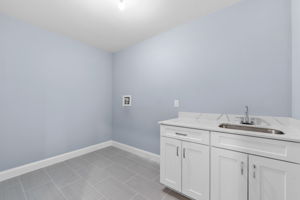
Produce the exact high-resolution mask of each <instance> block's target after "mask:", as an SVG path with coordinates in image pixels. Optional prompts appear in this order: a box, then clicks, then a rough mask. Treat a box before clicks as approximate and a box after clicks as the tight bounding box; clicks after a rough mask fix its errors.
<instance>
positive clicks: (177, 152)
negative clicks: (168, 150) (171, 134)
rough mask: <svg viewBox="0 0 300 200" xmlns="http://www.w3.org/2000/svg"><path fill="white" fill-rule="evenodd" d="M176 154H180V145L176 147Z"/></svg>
mask: <svg viewBox="0 0 300 200" xmlns="http://www.w3.org/2000/svg"><path fill="white" fill-rule="evenodd" d="M176 155H177V157H178V156H179V147H177V148H176Z"/></svg>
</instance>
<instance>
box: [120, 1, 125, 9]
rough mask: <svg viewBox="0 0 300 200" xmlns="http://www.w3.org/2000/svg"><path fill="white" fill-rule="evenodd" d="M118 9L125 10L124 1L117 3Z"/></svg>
mask: <svg viewBox="0 0 300 200" xmlns="http://www.w3.org/2000/svg"><path fill="white" fill-rule="evenodd" d="M119 9H120V10H124V9H125V0H120V2H119Z"/></svg>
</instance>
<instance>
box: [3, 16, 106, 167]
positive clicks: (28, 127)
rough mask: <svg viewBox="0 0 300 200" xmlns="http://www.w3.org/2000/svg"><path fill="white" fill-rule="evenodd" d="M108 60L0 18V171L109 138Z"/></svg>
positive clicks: (79, 45) (87, 48) (98, 53)
mask: <svg viewBox="0 0 300 200" xmlns="http://www.w3.org/2000/svg"><path fill="white" fill-rule="evenodd" d="M111 65H112V56H111V54H110V53H107V52H104V51H101V50H98V49H96V48H93V47H90V46H87V45H85V44H82V43H80V42H77V41H74V40H71V39H68V38H66V37H63V36H59V35H57V34H54V33H51V32H47V31H44V30H41V29H39V28H35V27H33V26H31V25H28V24H25V23H22V22H20V21H17V20H14V19H11V18H8V17H5V16H2V15H0V171H1V170H5V169H8V168H12V167H16V166H19V165H22V164H25V163H29V162H32V161H37V160H40V159H44V158H48V157H50V156H54V155H57V154H60V153H65V152H68V151H71V150H76V149H79V148H82V147H86V146H89V145H92V144H96V143H99V142H102V141H106V140H109V139H110V138H111V126H112V122H111V120H112V116H111V95H112V94H111V91H112V88H111V85H112V70H111Z"/></svg>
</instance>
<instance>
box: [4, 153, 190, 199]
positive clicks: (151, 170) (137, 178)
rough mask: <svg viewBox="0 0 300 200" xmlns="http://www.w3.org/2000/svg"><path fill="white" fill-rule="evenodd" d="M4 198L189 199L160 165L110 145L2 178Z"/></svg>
mask: <svg viewBox="0 0 300 200" xmlns="http://www.w3.org/2000/svg"><path fill="white" fill-rule="evenodd" d="M0 200H188V199H187V198H185V197H183V196H181V195H179V194H177V193H175V192H173V191H171V190H169V189H167V188H165V187H164V186H163V185H161V184H160V183H159V165H158V164H157V163H155V162H152V161H150V160H146V159H143V158H141V157H138V156H136V155H134V154H131V153H128V152H126V151H123V150H120V149H118V148H115V147H107V148H105V149H101V150H99V151H96V152H93V153H90V154H86V155H84V156H81V157H77V158H74V159H71V160H68V161H65V162H62V163H59V164H56V165H53V166H50V167H47V168H44V169H40V170H37V171H34V172H31V173H28V174H25V175H22V176H20V177H17V178H13V179H10V180H6V181H4V182H0Z"/></svg>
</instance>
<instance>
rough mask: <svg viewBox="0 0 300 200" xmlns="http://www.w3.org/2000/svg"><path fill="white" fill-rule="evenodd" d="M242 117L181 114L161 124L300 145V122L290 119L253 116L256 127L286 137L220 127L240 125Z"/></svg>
mask: <svg viewBox="0 0 300 200" xmlns="http://www.w3.org/2000/svg"><path fill="white" fill-rule="evenodd" d="M241 117H242V116H240V115H228V114H207V113H186V112H180V113H179V116H178V118H175V119H170V120H165V121H160V122H159V124H161V125H169V126H178V127H186V128H194V129H201V130H208V131H215V132H222V133H230V134H238V135H247V136H253V137H261V138H270V139H276V140H284V141H291V142H299V143H300V121H299V120H296V119H292V118H288V117H265V116H251V118H253V119H254V121H255V123H256V125H254V126H256V127H263V128H272V129H276V130H280V131H282V132H283V133H284V135H276V134H269V133H259V132H253V131H242V130H233V129H226V128H220V127H219V125H220V124H222V123H229V124H240V120H241Z"/></svg>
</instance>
